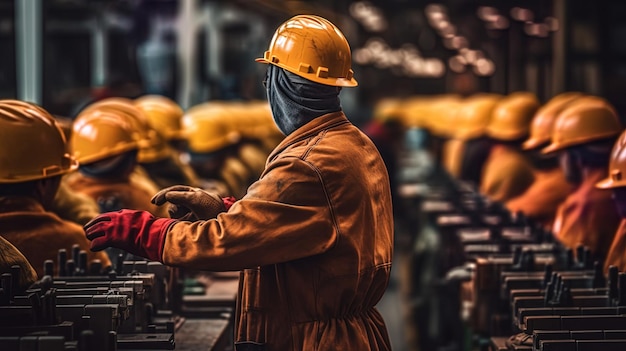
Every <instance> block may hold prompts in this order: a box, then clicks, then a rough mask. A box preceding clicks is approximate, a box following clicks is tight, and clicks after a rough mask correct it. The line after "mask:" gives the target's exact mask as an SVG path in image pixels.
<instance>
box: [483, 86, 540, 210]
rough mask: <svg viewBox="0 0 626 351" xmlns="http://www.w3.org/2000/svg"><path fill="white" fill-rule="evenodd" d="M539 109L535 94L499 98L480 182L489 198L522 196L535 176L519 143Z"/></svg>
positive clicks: (490, 126)
mask: <svg viewBox="0 0 626 351" xmlns="http://www.w3.org/2000/svg"><path fill="white" fill-rule="evenodd" d="M538 108H539V101H538V100H537V97H536V96H535V95H534V94H532V93H526V92H517V93H513V94H510V95H508V96H506V97H504V98H503V99H502V100H500V101H499V102H498V105H497V106H496V107H495V109H494V111H493V115H492V116H491V120H490V121H489V124H488V125H487V129H486V133H487V136H489V138H491V139H492V140H493V143H494V145H493V146H492V147H491V151H490V152H489V157H488V158H487V160H486V161H485V165H484V167H483V170H482V176H481V181H480V192H481V193H482V194H484V195H486V196H487V197H488V198H489V199H491V200H492V201H499V202H506V201H508V200H510V199H512V198H515V197H517V196H519V195H521V194H522V193H524V191H526V189H527V188H528V187H529V186H530V185H531V184H532V183H533V181H534V179H535V176H534V172H533V168H532V166H531V164H530V161H529V160H528V159H527V158H526V156H524V155H523V154H522V152H521V143H522V142H523V141H524V140H526V138H527V137H528V133H529V129H530V122H531V120H532V118H533V116H534V114H535V112H536V111H537V109H538Z"/></svg>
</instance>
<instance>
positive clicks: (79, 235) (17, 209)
mask: <svg viewBox="0 0 626 351" xmlns="http://www.w3.org/2000/svg"><path fill="white" fill-rule="evenodd" d="M0 228H2V231H1V233H0V235H2V236H3V237H4V238H5V239H6V240H8V241H9V242H10V243H11V244H13V245H14V246H15V247H16V248H17V249H18V250H20V251H21V252H22V254H24V256H25V257H26V258H27V259H28V261H29V262H30V263H31V265H32V266H33V268H35V271H36V272H37V275H38V276H39V277H43V264H44V261H46V260H53V261H54V263H55V274H57V255H58V251H59V249H66V250H67V252H68V253H70V252H72V246H73V245H74V244H78V245H80V248H81V250H85V251H87V257H88V260H89V261H91V260H94V259H98V260H100V261H101V262H102V267H108V266H110V265H111V261H110V260H109V257H108V256H107V255H106V254H105V253H104V252H91V251H89V241H88V240H87V239H86V238H85V233H84V231H83V228H82V227H81V226H80V225H78V224H76V223H73V222H69V221H65V220H62V219H61V218H59V217H58V216H57V215H56V214H54V213H52V212H48V211H46V210H44V208H43V206H42V205H41V204H40V203H38V202H37V201H35V200H34V199H31V198H28V197H2V198H0Z"/></svg>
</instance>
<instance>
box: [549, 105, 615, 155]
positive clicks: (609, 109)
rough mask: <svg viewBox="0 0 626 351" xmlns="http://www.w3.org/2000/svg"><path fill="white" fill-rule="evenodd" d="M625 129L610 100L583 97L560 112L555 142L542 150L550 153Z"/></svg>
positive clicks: (556, 124)
mask: <svg viewBox="0 0 626 351" xmlns="http://www.w3.org/2000/svg"><path fill="white" fill-rule="evenodd" d="M622 129H623V127H622V123H621V122H620V120H619V117H618V116H617V112H615V108H614V107H613V106H612V105H611V104H610V103H609V102H608V101H606V100H604V99H602V98H599V97H595V96H584V97H581V98H580V99H578V100H577V101H576V102H575V103H572V104H570V105H568V106H567V107H566V108H565V110H563V111H562V112H561V113H560V114H559V115H558V117H557V118H556V121H555V122H554V127H553V129H552V138H551V141H552V142H551V144H550V145H548V146H547V147H546V148H544V149H543V150H541V152H542V153H544V154H547V153H551V152H555V151H559V150H563V149H566V148H568V147H572V146H576V145H582V144H586V143H589V142H593V141H597V140H602V139H606V138H610V137H613V136H616V135H618V134H620V133H621V132H622Z"/></svg>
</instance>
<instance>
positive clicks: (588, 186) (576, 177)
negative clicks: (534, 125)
mask: <svg viewBox="0 0 626 351" xmlns="http://www.w3.org/2000/svg"><path fill="white" fill-rule="evenodd" d="M621 131H622V125H621V123H620V121H619V118H618V117H617V114H616V112H615V109H614V108H613V106H611V105H610V104H609V103H608V102H606V101H605V100H603V99H600V98H597V97H591V96H586V97H582V98H579V99H578V101H576V102H575V103H572V104H571V105H568V106H567V107H566V108H565V110H563V111H562V112H561V113H560V114H559V116H558V117H557V119H556V121H555V122H554V127H553V130H552V138H551V140H552V142H551V144H550V145H548V146H547V147H546V148H544V149H543V150H542V152H543V153H544V154H549V153H554V152H557V153H558V157H559V164H560V167H561V169H562V170H563V172H564V173H565V179H567V181H568V182H570V183H572V184H573V185H574V187H575V189H574V192H572V193H571V194H570V195H569V196H568V197H567V198H566V199H565V201H564V202H563V203H562V204H561V205H560V206H559V208H558V210H557V214H556V217H555V219H554V226H553V228H552V232H553V233H554V235H555V237H556V238H557V239H558V240H559V241H560V242H561V243H562V244H563V245H564V246H565V247H568V248H570V249H576V248H577V247H578V246H579V245H585V246H587V247H588V248H589V249H590V250H591V251H592V252H593V253H594V255H595V256H596V257H598V258H600V259H603V258H604V257H606V254H607V252H608V250H609V246H610V245H611V242H612V239H613V236H614V234H615V230H616V229H617V227H618V225H619V221H620V219H619V216H618V214H617V210H616V209H615V205H614V204H613V201H612V200H611V192H609V191H604V190H601V189H597V188H596V187H595V184H596V183H598V182H599V181H601V180H602V179H604V178H606V176H607V165H608V163H609V156H610V152H611V148H612V146H613V144H614V142H615V139H616V137H617V135H619V133H620V132H621Z"/></svg>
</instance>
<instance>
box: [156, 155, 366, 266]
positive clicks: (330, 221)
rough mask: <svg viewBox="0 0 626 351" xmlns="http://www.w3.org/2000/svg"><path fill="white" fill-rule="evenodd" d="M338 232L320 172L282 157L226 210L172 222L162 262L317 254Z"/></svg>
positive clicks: (214, 262) (237, 261)
mask: <svg viewBox="0 0 626 351" xmlns="http://www.w3.org/2000/svg"><path fill="white" fill-rule="evenodd" d="M355 206H358V204H355ZM338 235H339V233H338V229H337V224H336V220H335V218H334V214H333V211H332V204H331V201H330V198H329V196H328V193H327V189H326V188H325V186H324V183H323V178H322V176H321V174H320V171H319V170H318V169H317V168H316V167H314V166H313V165H312V164H310V163H308V162H306V161H303V160H301V159H299V158H295V157H284V158H282V159H280V160H278V161H274V162H273V164H272V165H269V166H268V169H266V171H265V173H264V174H263V176H262V177H261V179H260V180H259V181H257V182H255V183H254V184H252V185H251V186H250V188H249V189H248V193H247V194H246V196H244V197H243V198H242V199H241V200H239V201H237V202H235V204H233V206H232V207H231V208H230V210H229V211H228V212H224V213H221V214H219V215H218V216H217V218H216V219H211V220H207V221H198V222H193V223H190V222H179V223H176V224H174V225H173V226H172V227H171V228H170V230H169V231H168V233H167V234H166V238H165V243H164V248H163V257H162V261H163V262H164V263H165V264H168V265H174V266H184V267H188V268H193V269H204V270H213V271H222V270H240V269H245V268H253V267H257V266H263V265H270V264H275V263H280V262H286V261H292V260H296V259H299V258H304V257H308V256H312V255H316V254H319V253H322V252H324V251H326V250H328V249H329V248H331V247H332V246H333V244H334V243H335V241H336V240H337V238H338Z"/></svg>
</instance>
